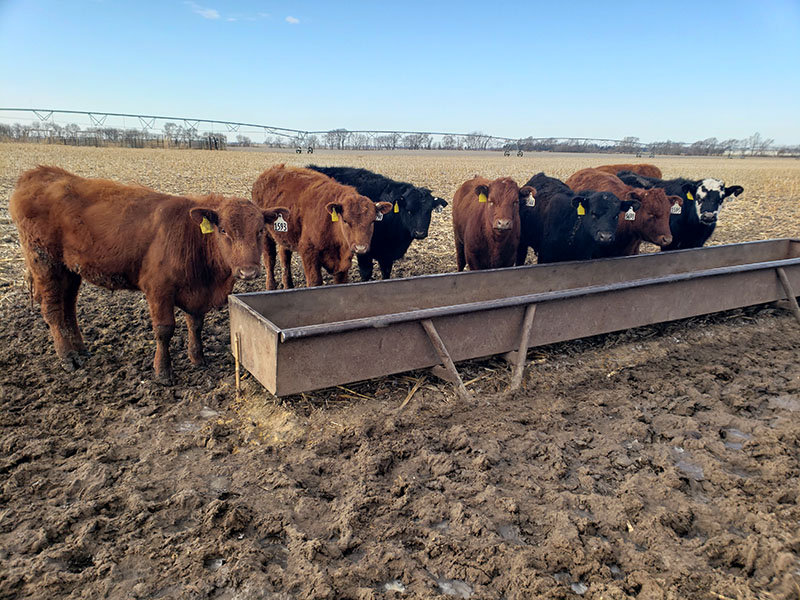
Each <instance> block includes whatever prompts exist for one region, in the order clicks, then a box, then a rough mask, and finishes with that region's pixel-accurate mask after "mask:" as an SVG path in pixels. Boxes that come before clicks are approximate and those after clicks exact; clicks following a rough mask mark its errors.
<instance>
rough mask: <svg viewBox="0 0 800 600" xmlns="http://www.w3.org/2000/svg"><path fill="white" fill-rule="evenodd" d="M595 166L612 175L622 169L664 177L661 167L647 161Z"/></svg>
mask: <svg viewBox="0 0 800 600" xmlns="http://www.w3.org/2000/svg"><path fill="white" fill-rule="evenodd" d="M594 168H595V169H597V170H598V171H603V172H604V173H611V174H612V175H616V174H617V173H619V172H620V171H631V172H633V173H637V174H639V175H644V176H645V177H655V178H656V179H661V177H662V175H661V169H659V168H658V167H657V166H655V165H650V164H647V163H637V164H620V165H601V166H599V167H594Z"/></svg>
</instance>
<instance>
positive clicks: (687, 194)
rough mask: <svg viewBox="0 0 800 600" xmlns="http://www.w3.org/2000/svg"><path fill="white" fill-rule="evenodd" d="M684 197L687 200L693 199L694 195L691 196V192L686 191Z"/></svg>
mask: <svg viewBox="0 0 800 600" xmlns="http://www.w3.org/2000/svg"><path fill="white" fill-rule="evenodd" d="M686 199H687V200H694V196H692V192H686Z"/></svg>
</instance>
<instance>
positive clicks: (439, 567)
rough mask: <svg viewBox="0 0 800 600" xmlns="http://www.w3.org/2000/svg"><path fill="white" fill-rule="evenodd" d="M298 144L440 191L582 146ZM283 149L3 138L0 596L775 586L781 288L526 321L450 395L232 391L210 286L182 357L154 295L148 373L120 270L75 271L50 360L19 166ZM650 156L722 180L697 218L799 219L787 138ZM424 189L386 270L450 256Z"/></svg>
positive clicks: (563, 171)
mask: <svg viewBox="0 0 800 600" xmlns="http://www.w3.org/2000/svg"><path fill="white" fill-rule="evenodd" d="M312 158H313V160H314V161H315V162H318V163H319V164H347V165H354V166H365V167H367V168H371V169H374V170H377V171H379V172H382V173H385V174H386V175H389V176H393V177H397V178H402V179H406V180H409V181H411V182H413V183H415V184H418V185H426V186H428V187H430V188H432V189H433V191H434V192H435V193H436V194H438V195H441V196H443V197H445V198H451V197H452V194H453V192H454V191H455V189H456V188H457V187H458V185H459V184H460V183H461V182H462V181H463V180H464V179H466V178H467V177H470V176H472V175H473V174H475V173H481V174H484V175H487V176H490V177H496V176H499V175H511V176H513V177H515V178H517V179H518V180H520V181H521V182H524V181H525V180H527V178H528V177H529V176H530V175H533V174H534V173H536V172H538V171H540V170H544V171H545V172H546V173H547V174H548V175H553V176H557V177H566V176H568V175H569V174H570V173H572V172H573V171H575V170H577V169H578V168H582V167H584V166H590V165H596V164H601V163H602V162H607V159H605V158H604V157H599V156H581V155H575V156H564V155H531V156H525V157H523V158H521V159H520V158H517V157H509V158H504V157H502V156H497V155H489V154H483V155H481V154H451V155H444V154H435V153H423V154H406V153H374V154H373V153H332V152H327V153H326V152H318V153H316V154H315V155H314V156H313V157H312ZM629 158H630V157H621V158H620V157H613V160H614V162H626V161H627V160H628V159H629ZM308 159H309V157H308V156H306V155H302V156H296V155H295V154H293V153H258V152H219V153H211V152H203V151H153V150H114V149H94V148H89V149H79V148H65V147H56V146H34V145H29V146H23V145H12V144H3V145H0V311H1V312H0V373H2V375H0V384H2V388H1V389H0V406H1V407H2V411H0V426H1V427H2V435H1V436H0V450H1V454H0V565H2V567H0V598H43V599H52V598H148V599H149V598H219V599H240V600H245V599H256V598H275V599H290V598H332V599H333V598H336V599H344V598H352V599H356V598H358V599H370V598H401V597H402V598H441V597H453V598H498V599H499V598H507V599H509V600H510V599H523V598H525V599H527V598H578V597H582V598H590V599H594V600H599V599H601V598H603V599H606V600H613V599H620V598H642V599H656V598H664V599H672V598H692V599H695V598H700V599H706V598H707V599H727V598H737V599H738V598H742V599H745V598H775V599H789V598H794V599H798V598H800V507H799V506H798V502H799V501H800V497H799V496H800V361H798V343H799V342H800V327H799V326H798V325H797V323H796V322H795V321H794V320H793V319H792V317H791V316H790V315H789V313H787V312H786V311H784V310H782V309H778V308H774V307H754V308H750V309H746V310H740V311H734V312H729V313H723V314H718V315H714V316H710V317H705V318H698V319H692V320H688V321H684V322H678V323H670V324H666V325H659V326H653V327H646V328H641V329H638V330H634V331H627V332H621V333H617V334H612V335H606V336H598V337H596V338H591V339H586V340H580V341H576V342H572V343H565V344H558V345H553V346H548V347H543V348H535V349H532V350H531V351H530V352H529V359H530V362H529V364H528V366H527V368H526V371H525V378H524V386H523V389H522V391H520V392H519V393H517V394H515V395H513V396H511V397H508V396H506V395H504V394H503V390H504V388H505V386H506V385H507V382H508V379H509V375H510V370H509V368H508V367H507V366H506V365H505V364H504V363H503V362H501V361H500V360H496V359H490V360H482V361H472V362H469V363H466V364H462V365H459V368H460V370H461V371H462V374H463V376H464V379H465V380H470V381H471V383H470V384H469V388H470V389H471V391H472V392H473V393H474V394H475V396H476V397H477V398H478V404H477V406H472V407H470V406H465V405H464V404H463V403H461V402H460V401H458V400H457V399H456V397H455V395H454V394H453V392H452V389H451V387H450V386H449V385H448V384H445V383H442V382H440V381H438V380H436V379H434V378H433V377H432V376H429V375H427V374H426V373H423V372H415V373H409V374H407V375H404V376H395V377H387V378H384V379H381V380H377V381H372V382H367V383H363V384H359V385H353V386H347V388H337V389H333V390H323V391H321V392H318V393H313V394H306V395H304V396H294V397H289V398H285V399H283V401H280V400H277V399H275V398H273V397H272V396H270V395H269V394H267V393H265V392H264V391H263V389H262V388H261V387H260V386H259V385H258V384H257V382H255V381H253V380H252V379H251V378H249V377H246V378H245V380H244V381H245V390H246V393H245V395H244V397H243V398H242V399H241V400H236V399H235V398H234V393H233V361H232V359H231V357H230V351H229V346H228V331H227V313H226V312H225V311H221V312H217V313H212V314H211V315H209V318H207V327H206V330H205V332H204V333H205V335H204V337H205V340H206V344H207V358H208V359H209V362H210V366H209V367H207V368H206V369H205V370H201V369H197V368H194V367H192V366H191V365H190V363H189V361H188V359H187V357H186V353H185V342H186V335H185V333H186V331H185V326H183V323H182V321H179V326H178V331H177V332H176V336H175V337H176V339H175V340H174V342H173V357H174V359H175V369H176V376H177V379H178V384H177V385H176V386H174V387H162V386H159V385H156V384H154V383H151V381H150V377H151V363H152V353H153V350H154V342H153V341H152V334H151V332H150V328H149V320H148V316H147V307H146V304H145V302H144V300H143V297H142V296H141V295H139V294H134V293H126V292H117V293H114V294H112V293H110V292H108V291H106V290H101V289H98V288H94V287H91V286H87V287H85V288H84V289H83V291H82V294H81V298H80V300H79V321H80V323H81V325H82V328H83V332H84V336H85V337H86V339H87V343H88V344H89V346H90V349H91V350H92V352H93V356H92V358H91V359H90V360H89V361H88V365H87V366H86V367H85V368H84V369H82V370H80V371H78V372H77V373H73V374H67V373H65V372H63V371H61V370H60V367H59V366H58V364H57V362H56V360H55V353H54V351H53V348H52V343H51V341H50V339H49V336H48V332H47V329H46V327H45V325H44V322H43V320H42V318H41V315H40V313H39V311H38V308H37V307H33V308H32V307H31V306H30V303H29V300H28V297H27V292H26V290H25V287H24V285H23V276H22V274H23V266H22V262H21V260H20V255H19V250H18V242H17V234H16V230H15V229H14V227H13V225H12V224H11V223H10V220H9V217H8V198H9V195H10V193H11V191H12V189H13V185H14V181H15V179H16V177H17V176H18V174H19V173H20V172H21V171H22V170H24V169H26V168H29V167H32V166H34V165H36V164H39V163H43V164H57V165H60V166H63V167H65V168H67V169H70V170H73V171H75V172H77V173H79V174H81V175H84V176H103V177H111V178H115V179H118V180H122V181H138V182H140V183H143V184H145V185H150V186H153V187H156V188H157V189H160V190H164V191H170V192H207V191H212V190H214V191H220V192H224V193H229V194H238V195H243V196H247V195H248V194H249V188H250V185H251V184H252V181H253V180H254V179H255V177H256V176H257V175H258V173H259V172H260V171H261V170H263V169H264V168H265V167H267V166H269V165H271V164H274V163H275V162H279V161H286V162H287V163H292V164H306V162H308ZM651 162H655V163H656V164H658V165H659V166H660V167H662V169H663V170H664V172H665V175H667V176H677V175H686V176H717V177H721V178H724V179H725V180H726V182H727V183H728V184H731V183H738V184H740V185H743V186H744V188H745V193H744V195H743V196H741V197H740V198H738V199H737V200H736V201H734V202H732V203H731V205H730V208H729V209H727V211H726V212H724V213H723V215H722V220H721V224H720V226H719V227H718V230H717V233H716V234H715V237H714V239H713V243H726V242H734V241H744V240H749V239H766V238H773V237H784V236H795V237H796V236H798V234H800V227H799V226H798V223H800V162H798V161H780V160H750V159H748V160H727V159H675V158H657V159H655V160H653V161H651ZM449 216H450V214H449V209H448V210H446V211H445V213H444V214H442V215H435V220H434V226H433V227H432V232H431V236H430V237H429V239H428V240H425V241H423V242H416V243H415V244H414V245H412V249H411V251H410V252H409V255H408V257H407V259H406V260H403V261H401V262H400V263H398V264H397V265H396V274H397V276H410V275H419V274H423V273H430V272H445V271H451V270H454V268H455V261H454V258H453V250H452V238H451V235H452V234H451V233H450V229H449ZM295 268H296V270H297V273H296V275H297V277H298V279H297V280H298V281H300V282H302V281H303V278H302V272H301V270H300V268H299V263H298V264H297V265H296V267H295ZM354 272H355V271H354ZM263 285H264V281H263V278H262V279H261V280H260V281H258V282H257V283H255V284H252V285H250V286H248V287H237V291H245V290H256V289H263ZM423 378H424V379H423ZM418 382H421V383H420V385H419V388H418V390H417V391H416V393H415V394H414V396H413V398H412V399H411V400H410V401H409V403H408V404H407V405H406V406H405V407H404V408H403V409H402V410H401V409H400V405H401V403H402V402H403V400H404V399H405V398H406V397H407V395H408V393H409V391H410V390H411V388H412V387H413V386H415V385H416V384H417V383H418Z"/></svg>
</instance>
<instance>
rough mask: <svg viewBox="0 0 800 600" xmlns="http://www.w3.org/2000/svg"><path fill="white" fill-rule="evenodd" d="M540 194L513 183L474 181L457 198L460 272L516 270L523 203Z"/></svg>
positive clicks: (504, 179)
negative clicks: (520, 204) (521, 205)
mask: <svg viewBox="0 0 800 600" xmlns="http://www.w3.org/2000/svg"><path fill="white" fill-rule="evenodd" d="M535 194H536V190H535V189H533V188H531V187H529V186H525V187H523V188H522V189H520V188H519V187H518V186H517V184H516V182H515V181H514V180H513V179H510V178H508V177H502V178H500V179H495V180H494V181H489V180H488V179H486V178H484V177H477V176H476V177H473V178H472V179H470V180H468V181H465V182H464V183H462V184H461V187H459V188H458V190H456V193H455V196H454V198H453V233H454V237H455V243H456V263H457V265H458V270H459V271H463V270H464V266H465V265H469V268H470V270H472V271H476V270H478V269H497V268H500V267H510V266H513V264H514V261H515V259H516V256H517V246H518V245H519V235H520V215H519V202H520V201H522V202H524V201H525V200H526V199H527V198H528V197H529V196H533V195H535Z"/></svg>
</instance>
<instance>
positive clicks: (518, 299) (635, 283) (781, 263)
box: [280, 258, 800, 342]
mask: <svg viewBox="0 0 800 600" xmlns="http://www.w3.org/2000/svg"><path fill="white" fill-rule="evenodd" d="M793 265H800V258H788V259H783V260H775V261H766V262H759V263H751V264H746V265H734V266H728V267H716V268H713V269H706V270H704V271H689V272H686V273H677V274H673V275H664V276H662V277H653V278H647V279H633V280H630V281H623V282H619V283H613V284H608V285H593V286H585V287H581V288H572V289H568V290H560V291H557V292H538V293H536V294H527V295H524V296H511V297H509V298H498V299H496V300H482V301H480V302H469V303H466V304H453V305H448V306H439V307H435V308H425V309H421V310H412V311H406V312H401V313H389V314H386V315H380V316H377V317H364V318H360V319H349V320H347V321H334V322H332V323H322V324H319V325H304V326H303V327H292V328H288V329H283V330H281V332H280V334H281V341H282V342H285V341H288V340H292V339H298V338H304V337H311V336H314V335H325V334H329V333H341V332H345V331H352V330H355V329H367V328H373V327H387V326H389V325H393V324H397V323H405V322H409V321H419V320H422V319H432V318H436V317H444V316H449V315H454V314H464V313H472V312H478V311H482V310H493V309H498V308H509V307H514V306H520V305H525V304H533V303H540V302H551V301H554V300H564V299H567V298H578V297H581V296H589V295H591V294H598V293H603V292H614V291H618V290H629V289H633V288H639V287H645V286H649V285H658V284H666V283H677V282H680V281H688V280H691V279H702V278H706V277H714V276H719V275H731V274H735V273H747V272H750V271H760V270H766V269H776V268H777V267H787V266H793Z"/></svg>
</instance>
